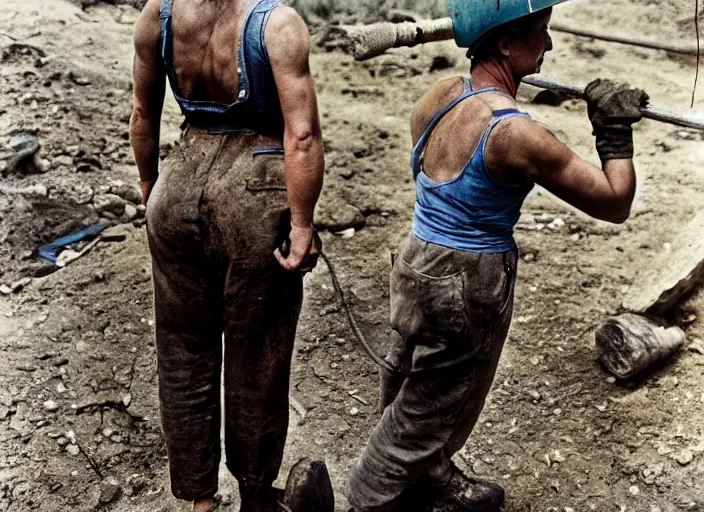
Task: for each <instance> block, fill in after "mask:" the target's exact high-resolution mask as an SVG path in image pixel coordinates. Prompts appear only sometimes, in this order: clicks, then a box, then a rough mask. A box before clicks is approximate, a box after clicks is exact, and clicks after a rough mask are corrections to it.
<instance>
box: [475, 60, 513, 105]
mask: <svg viewBox="0 0 704 512" xmlns="http://www.w3.org/2000/svg"><path fill="white" fill-rule="evenodd" d="M520 83H521V77H516V76H515V75H514V73H513V72H512V70H511V64H510V63H509V61H508V59H505V58H492V59H487V60H485V61H482V62H480V63H479V64H477V65H476V66H475V67H474V69H472V88H474V89H484V88H487V87H495V88H497V89H499V90H500V91H503V92H505V93H506V94H508V95H510V96H511V97H513V98H515V97H516V93H517V91H518V85H519V84H520Z"/></svg>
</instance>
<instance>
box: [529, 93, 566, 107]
mask: <svg viewBox="0 0 704 512" xmlns="http://www.w3.org/2000/svg"><path fill="white" fill-rule="evenodd" d="M568 99H569V98H568V97H567V96H565V95H564V94H562V93H559V92H557V91H553V90H550V89H545V90H542V91H540V92H538V94H536V95H535V96H533V98H532V99H531V100H530V102H531V103H533V104H534V105H550V106H552V107H558V106H560V105H562V104H563V103H564V102H565V101H567V100H568Z"/></svg>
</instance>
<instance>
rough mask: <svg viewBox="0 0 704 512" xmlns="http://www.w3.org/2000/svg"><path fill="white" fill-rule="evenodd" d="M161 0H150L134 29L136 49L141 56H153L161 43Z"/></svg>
mask: <svg viewBox="0 0 704 512" xmlns="http://www.w3.org/2000/svg"><path fill="white" fill-rule="evenodd" d="M160 5H161V0H148V1H147V3H146V5H145V6H144V9H142V13H141V14H140V16H139V19H138V20H137V24H136V25H135V29H134V47H135V51H136V52H137V53H138V54H140V55H145V54H151V53H153V51H154V49H155V48H157V49H158V47H159V44H160V42H161V23H160V19H159V7H160Z"/></svg>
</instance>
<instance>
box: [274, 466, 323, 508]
mask: <svg viewBox="0 0 704 512" xmlns="http://www.w3.org/2000/svg"><path fill="white" fill-rule="evenodd" d="M279 504H280V510H282V511H285V512H334V510H335V498H334V496H333V493H332V484H331V483H330V475H329V474H328V468H327V466H326V465H325V462H323V461H322V460H314V461H311V460H309V459H301V460H299V461H298V462H297V463H296V464H295V465H294V466H293V468H291V472H290V473H289V475H288V480H287V481H286V490H285V491H284V492H283V496H282V497H281V499H280V501H279Z"/></svg>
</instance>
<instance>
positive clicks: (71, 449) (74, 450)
mask: <svg viewBox="0 0 704 512" xmlns="http://www.w3.org/2000/svg"><path fill="white" fill-rule="evenodd" d="M66 451H67V452H68V453H69V455H73V456H76V455H78V454H79V453H81V449H80V448H79V447H78V445H77V444H69V445H67V446H66Z"/></svg>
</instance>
